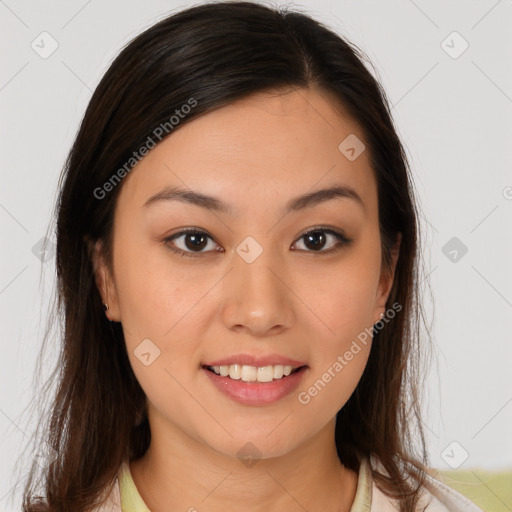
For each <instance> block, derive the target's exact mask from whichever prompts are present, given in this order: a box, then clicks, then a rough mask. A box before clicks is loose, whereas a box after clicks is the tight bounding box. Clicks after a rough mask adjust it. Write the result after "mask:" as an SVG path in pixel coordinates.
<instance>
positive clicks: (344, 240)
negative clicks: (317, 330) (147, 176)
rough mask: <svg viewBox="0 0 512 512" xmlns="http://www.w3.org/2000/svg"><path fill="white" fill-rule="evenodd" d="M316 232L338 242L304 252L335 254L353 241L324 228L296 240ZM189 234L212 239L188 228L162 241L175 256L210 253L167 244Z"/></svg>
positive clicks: (193, 255)
mask: <svg viewBox="0 0 512 512" xmlns="http://www.w3.org/2000/svg"><path fill="white" fill-rule="evenodd" d="M316 232H321V233H326V234H330V235H333V236H334V237H335V238H336V239H337V240H338V244H337V245H336V246H335V247H333V248H332V249H329V250H327V251H322V250H320V251H313V250H306V251H305V252H311V253H319V254H322V253H323V254H325V253H328V254H331V253H333V252H337V251H339V250H340V249H343V248H344V247H346V246H348V245H350V243H351V242H352V241H353V239H352V238H347V237H346V236H345V235H344V234H343V233H342V232H338V231H334V230H333V229H330V228H327V227H324V226H316V227H313V228H310V229H308V231H306V232H304V233H302V234H301V235H300V236H299V237H298V238H297V240H300V239H301V238H303V237H305V236H306V235H309V234H310V233H316ZM190 233H193V234H195V235H205V236H207V237H208V238H210V239H211V240H213V238H212V237H211V236H210V235H209V234H208V233H207V232H206V231H203V230H202V229H196V228H188V229H184V230H182V231H180V232H179V233H175V234H174V235H172V236H170V237H168V238H165V239H164V240H163V242H164V243H165V244H166V246H167V247H168V249H169V250H170V251H172V252H174V253H176V254H179V255H181V256H184V257H191V258H195V257H197V256H200V255H201V254H207V253H208V252H210V251H199V252H194V251H183V250H181V249H177V248H176V247H173V246H172V245H170V243H169V242H172V241H173V240H174V239H176V238H179V237H180V236H183V235H187V234H190ZM213 241H214V240H213ZM215 252H219V251H215Z"/></svg>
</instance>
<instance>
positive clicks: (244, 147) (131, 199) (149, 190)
mask: <svg viewBox="0 0 512 512" xmlns="http://www.w3.org/2000/svg"><path fill="white" fill-rule="evenodd" d="M346 140H348V141H349V142H350V144H349V145H352V146H353V145H354V142H355V143H356V144H359V146H358V147H356V149H357V150H358V152H359V151H360V150H361V148H364V136H363V134H362V132H361V130H360V128H359V127H358V125H357V124H356V122H355V121H354V120H352V119H351V118H350V117H349V116H347V115H346V114H344V113H343V111H341V112H340V108H339V105H335V104H334V103H333V101H332V99H331V98H329V97H328V96H327V95H325V94H322V93H320V92H318V91H316V90H313V89H299V90H294V91H277V92H271V93H269V92H266V93H258V94H254V95H251V96H249V97H247V98H244V99H242V100H239V101H236V102H234V103H232V104H230V105H227V106H225V107H222V108H219V109H217V110H215V111H212V112H209V113H207V114H205V115H202V116H200V117H198V118H196V119H194V120H192V121H190V122H189V123H186V124H184V125H183V126H181V127H179V128H178V129H177V130H176V131H175V132H173V133H172V134H171V135H170V136H168V137H167V138H166V139H165V140H164V141H162V142H161V143H160V144H158V145H157V146H156V148H155V149H152V150H151V151H150V152H149V154H148V155H147V156H146V157H144V158H143V159H142V161H141V162H140V163H139V164H137V165H136V166H135V167H134V168H133V170H132V171H131V172H130V173H129V175H128V176H127V177H126V178H124V182H123V187H122V190H121V193H120V197H119V200H118V201H119V204H120V207H121V208H122V207H123V205H125V206H128V205H129V206H131V207H133V206H136V207H137V208H139V207H141V208H142V206H143V204H144V203H145V202H146V201H147V199H148V198H149V197H150V196H152V195H154V194H155V193H158V192H159V191H160V190H161V189H163V188H165V187H168V186H179V187H180V188H186V189H190V190H191V191H197V192H199V193H205V194H208V195H212V196H216V197H219V198H225V200H226V202H229V203H230V204H232V205H233V206H234V207H235V208H236V209H237V210H239V212H242V211H247V210H248V209H249V208H250V209H257V208H258V206H261V207H263V208H265V209H267V210H268V208H269V205H271V204H272V205H274V204H275V206H276V207H279V208H281V207H282V204H278V203H284V202H286V201H287V200H288V199H289V198H290V197H296V196H298V195H300V194H304V193H307V192H310V191H313V190H316V189H320V188H325V187H328V186H331V185H332V184H340V183H341V184H345V185H347V186H349V187H351V188H353V189H355V190H356V191H357V193H358V194H359V195H360V196H361V197H362V199H363V200H364V202H365V205H367V208H368V210H369V212H370V213H372V209H375V208H376V202H377V191H376V184H375V179H374V176H373V170H372V169H371V166H370V159H369V155H368V151H367V149H364V150H363V151H362V152H361V154H360V155H359V156H357V158H355V159H349V158H347V153H346V152H345V150H346V146H347V144H345V143H344V141H346ZM358 141H359V142H358ZM340 144H341V149H340ZM348 155H349V156H350V153H349V154H348Z"/></svg>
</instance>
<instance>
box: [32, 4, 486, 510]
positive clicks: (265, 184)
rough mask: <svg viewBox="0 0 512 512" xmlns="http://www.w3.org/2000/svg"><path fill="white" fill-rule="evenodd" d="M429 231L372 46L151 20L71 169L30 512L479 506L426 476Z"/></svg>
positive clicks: (279, 15)
mask: <svg viewBox="0 0 512 512" xmlns="http://www.w3.org/2000/svg"><path fill="white" fill-rule="evenodd" d="M418 240H419V236H418V226H417V211H416V207H415V204H414V197H413V191H412V185H411V178H410V176H409V175H408V166H407V162H406V158H405V154H404V151H403V148H402V146H401V143H400V141H399V139H398V137H397V134H396V132H395V130H394V127H393V123H392V120H391V118H390V114H389V108H388V105H387V101H386V99H385V94H384V92H383V91H382V89H381V87H380V86H379V84H378V82H377V81H376V80H375V79H374V78H373V77H372V75H371V74H370V73H369V72H368V70H367V69H366V68H365V66H364V64H363V63H362V59H361V57H360V56H359V52H358V51H357V49H356V48H355V47H354V46H353V45H351V44H350V43H348V42H346V41H344V40H343V39H342V38H340V37H339V36H338V35H336V34H334V33H333V32H332V31H330V30H329V29H327V28H326V27H324V26H322V25H321V24H320V23H318V22H316V21H314V20H312V19H311V18H309V17H308V16H306V15H304V14H301V13H297V12H286V11H279V10H276V9H271V8H268V7H264V6H262V5H258V4H253V3H250V2H223V3H218V4H204V5H199V6H196V7H193V8H190V9H187V10H184V11H182V12H180V13H177V14H174V15H172V16H170V17H168V18H167V19H165V20H163V21H161V22H160V23H158V24H156V25H155V26H153V27H151V28H150V29H148V30H146V31H145V32H144V33H143V34H141V35H139V36H138V37H136V38H135V39H134V40H133V41H132V42H131V43H130V44H129V45H127V46H126V48H125V49H124V50H123V51H122V52H121V53H120V55H119V56H118V57H117V59H116V60H115V61H114V62H113V64H112V65H111V67H110V69H109V70H108V71H107V73H106V74H105V76H104V78H103V79H102V81H101V83H100V84H99V86H98V87H97V89H96V91H95V93H94V95H93V97H92V99H91V101H90V104H89V106H88V108H87V111H86V114H85V117H84V119H83V122H82V125H81V127H80V130H79V132H78V135H77V138H76V141H75V143H74V145H73V148H72V150H71V152H70V155H69V158H68V161H67V164H66V169H65V173H64V175H63V181H62V188H61V193H60V198H59V204H58V212H57V271H58V279H59V293H60V295H59V299H60V302H59V304H60V305H61V307H62V308H63V312H64V315H65V329H64V347H63V352H62V361H61V373H60V379H59V387H58V392H57V395H56V400H55V404H54V407H53V411H52V416H51V421H50V424H49V427H48V428H49V437H48V439H47V440H48V444H49V446H51V447H52V450H51V451H52V453H53V457H50V456H49V457H48V461H47V465H46V466H45V471H44V475H43V476H44V482H45V489H46V491H45V495H46V496H45V499H43V500H37V499H36V498H35V497H34V493H33V488H32V485H33V480H34V478H32V476H33V475H31V479H30V481H29V482H28V484H27V488H26V491H25V500H24V511H26V512H29V511H30V512H34V511H52V512H53V511H70V510H73V511H74V512H78V511H82V510H83V511H85V510H103V511H106V510H121V506H122V509H123V510H125V511H126V510H131V511H136V512H139V511H147V510H151V511H152V512H160V511H164V510H165V511H168V510H189V511H192V510H210V511H217V510H225V509H226V508H227V507H228V506H230V507H234V508H235V509H244V510H266V511H277V510H309V511H315V510H323V511H332V512H334V511H352V512H360V511H369V510H371V511H379V512H381V511H384V510H400V511H413V510H423V509H424V508H425V506H427V505H428V507H429V508H428V510H432V511H446V510H450V511H458V510H469V511H471V510H475V511H476V510H479V509H478V508H477V507H475V506H474V505H472V504H471V503H470V502H469V501H467V500H466V499H465V498H463V497H462V496H461V495H460V494H457V493H456V492H455V491H452V490H450V489H449V488H448V487H447V486H446V485H444V484H443V483H441V482H439V481H437V480H435V479H434V478H433V477H431V476H430V475H429V474H428V473H427V471H426V467H427V463H428V458H427V455H426V451H425V447H424V442H423V431H422V428H421V420H420V409H419V403H418V386H419V382H418V377H419V375H418V372H417V368H418V355H419V348H420V347H419V335H418V325H419V318H420V311H421V307H420V302H419V298H418V290H417V286H418V279H417V269H418V259H419V254H420V252H419V246H418ZM412 420H414V421H413V422H412V423H411V421H412ZM413 439H419V441H420V442H419V446H418V444H417V443H416V444H415V443H413ZM33 473H34V474H35V468H33Z"/></svg>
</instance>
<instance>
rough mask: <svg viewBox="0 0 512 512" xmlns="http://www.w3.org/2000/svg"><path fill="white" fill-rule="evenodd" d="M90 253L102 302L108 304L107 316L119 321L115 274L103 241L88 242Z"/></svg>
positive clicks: (111, 319)
mask: <svg viewBox="0 0 512 512" xmlns="http://www.w3.org/2000/svg"><path fill="white" fill-rule="evenodd" d="M88 244H89V254H90V257H91V260H92V266H93V270H94V278H95V282H96V286H97V288H98V291H99V293H100V296H101V301H102V303H103V304H104V305H105V304H108V309H107V310H106V311H105V316H106V317H107V318H108V319H109V320H110V321H114V322H119V321H120V320H119V319H120V314H119V301H118V297H117V291H116V287H115V283H114V279H113V276H112V274H111V272H110V269H109V268H108V265H107V263H106V261H105V254H104V250H103V241H102V240H97V241H96V242H94V243H91V242H88Z"/></svg>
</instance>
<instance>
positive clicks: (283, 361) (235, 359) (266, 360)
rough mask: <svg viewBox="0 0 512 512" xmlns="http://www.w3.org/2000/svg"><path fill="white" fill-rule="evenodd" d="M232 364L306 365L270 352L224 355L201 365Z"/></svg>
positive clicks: (258, 365)
mask: <svg viewBox="0 0 512 512" xmlns="http://www.w3.org/2000/svg"><path fill="white" fill-rule="evenodd" d="M232 364H239V365H242V366H243V365H246V366H256V367H258V368H261V367H263V366H275V365H283V366H292V367H293V368H300V367H301V366H306V363H304V362H302V361H297V360H296V359H290V358H289V357H284V356H280V355H278V354H270V355H267V356H259V357H256V356H252V355H250V354H237V355H233V356H229V357H225V358H223V359H217V360H215V361H210V362H208V363H204V365H203V366H231V365H232Z"/></svg>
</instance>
